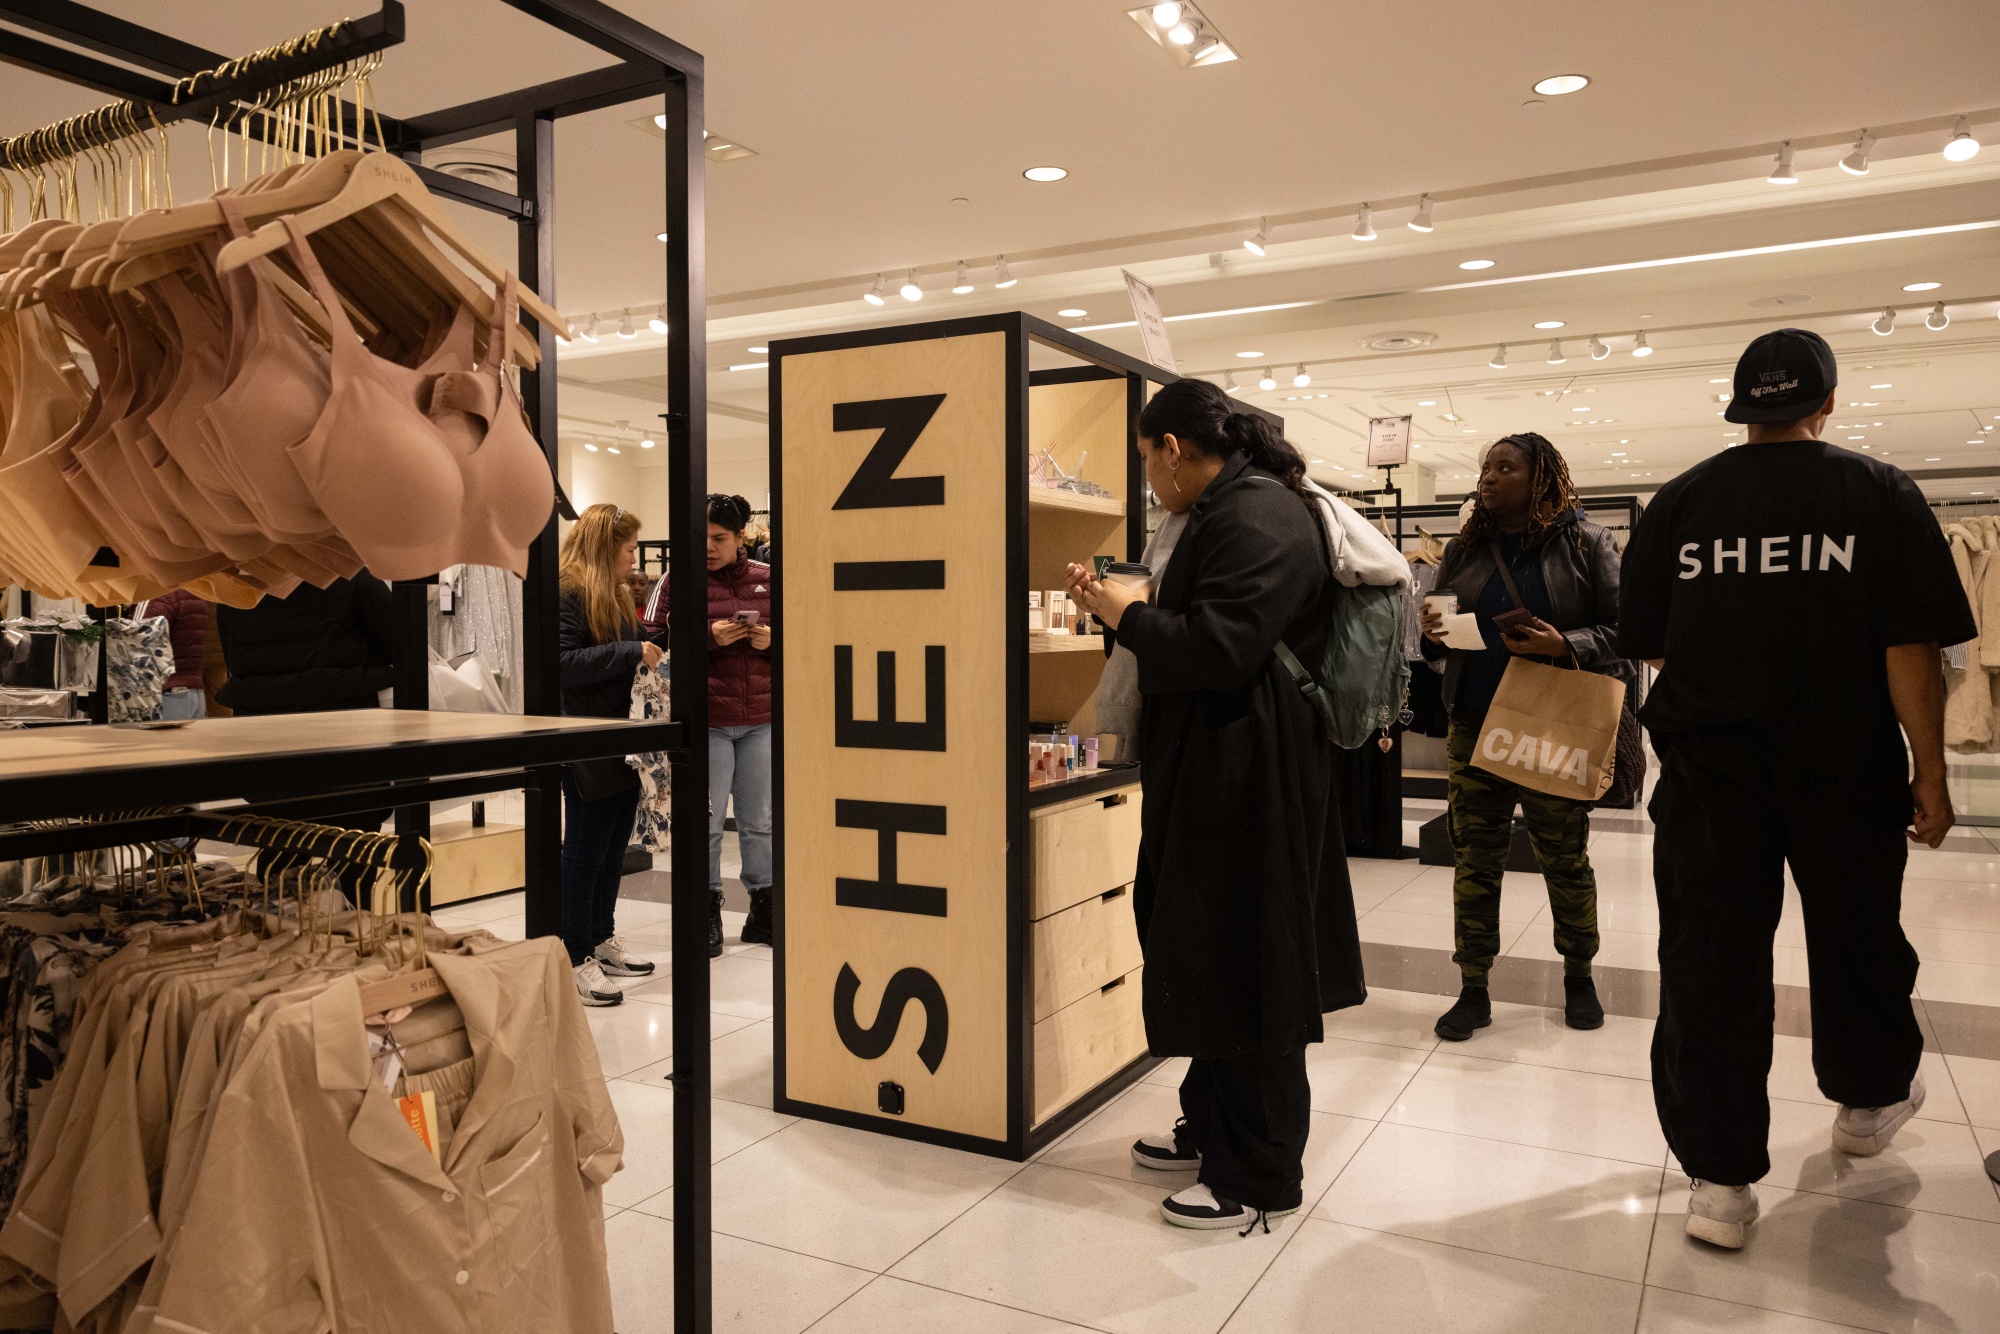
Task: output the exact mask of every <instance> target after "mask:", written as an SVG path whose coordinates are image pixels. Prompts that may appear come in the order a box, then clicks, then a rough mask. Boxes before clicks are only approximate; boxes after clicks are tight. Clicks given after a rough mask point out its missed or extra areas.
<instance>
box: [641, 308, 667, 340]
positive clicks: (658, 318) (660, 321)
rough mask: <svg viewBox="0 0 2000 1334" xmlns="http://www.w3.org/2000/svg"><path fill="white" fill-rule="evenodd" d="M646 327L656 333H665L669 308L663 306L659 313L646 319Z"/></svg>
mask: <svg viewBox="0 0 2000 1334" xmlns="http://www.w3.org/2000/svg"><path fill="white" fill-rule="evenodd" d="M646 327H647V328H648V329H651V330H652V331H653V332H654V333H656V334H663V333H665V332H666V331H667V308H666V307H665V306H661V307H660V311H659V314H657V315H655V316H653V318H652V319H650V320H647V321H646Z"/></svg>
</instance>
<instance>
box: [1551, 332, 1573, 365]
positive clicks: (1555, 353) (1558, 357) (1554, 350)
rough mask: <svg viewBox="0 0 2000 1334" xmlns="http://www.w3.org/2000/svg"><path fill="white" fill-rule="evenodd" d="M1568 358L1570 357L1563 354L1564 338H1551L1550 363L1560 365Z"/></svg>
mask: <svg viewBox="0 0 2000 1334" xmlns="http://www.w3.org/2000/svg"><path fill="white" fill-rule="evenodd" d="M1568 360H1569V358H1568V357H1566V356H1564V355H1563V344H1562V339H1560V338H1551V339H1550V340H1549V365H1551V366H1560V365H1562V364H1563V363H1564V362H1565V361H1568Z"/></svg>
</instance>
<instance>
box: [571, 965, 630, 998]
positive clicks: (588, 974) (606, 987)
mask: <svg viewBox="0 0 2000 1334" xmlns="http://www.w3.org/2000/svg"><path fill="white" fill-rule="evenodd" d="M570 971H571V972H572V973H574V974H575V975H576V995H577V999H579V1000H581V1001H582V1002H583V1003H584V1004H585V1005H623V1004H624V1003H625V993H624V992H622V991H620V990H618V989H617V988H616V987H614V986H612V985H611V982H610V980H609V979H608V978H606V977H605V976H604V969H603V968H601V967H600V966H599V965H598V962H597V960H595V959H585V960H584V961H583V962H582V963H580V964H578V965H577V966H576V967H575V968H573V969H571V970H570Z"/></svg>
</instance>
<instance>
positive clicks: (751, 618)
mask: <svg viewBox="0 0 2000 1334" xmlns="http://www.w3.org/2000/svg"><path fill="white" fill-rule="evenodd" d="M729 619H730V620H732V621H734V622H736V623H737V624H738V625H755V624H757V620H758V614H757V613H756V612H754V611H739V612H737V613H736V614H735V615H734V616H732V617H730V618H729Z"/></svg>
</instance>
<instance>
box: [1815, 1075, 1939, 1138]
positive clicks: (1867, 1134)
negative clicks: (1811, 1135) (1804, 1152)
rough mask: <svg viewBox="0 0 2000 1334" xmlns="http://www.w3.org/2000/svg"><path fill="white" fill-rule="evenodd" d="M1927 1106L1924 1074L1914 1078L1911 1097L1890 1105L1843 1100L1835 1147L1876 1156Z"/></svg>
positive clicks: (1835, 1122) (1835, 1125) (1835, 1123)
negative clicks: (1850, 1103) (1852, 1103)
mask: <svg viewBox="0 0 2000 1334" xmlns="http://www.w3.org/2000/svg"><path fill="white" fill-rule="evenodd" d="M1923 1106H1924V1081H1923V1077H1922V1076H1917V1077H1916V1078H1913V1079H1911V1080H1910V1096H1909V1097H1907V1098H1905V1099H1903V1100H1902V1101H1901V1102H1896V1103H1891V1104H1889V1105H1888V1106H1887V1107H1849V1106H1847V1105H1846V1104H1845V1103H1843V1104H1841V1108H1840V1111H1839V1112H1837V1113H1836V1114H1835V1115H1834V1118H1833V1147H1834V1148H1836V1149H1839V1150H1840V1151H1841V1152H1842V1153H1851V1154H1853V1155H1854V1156H1855V1157H1856V1158H1873V1157H1874V1156H1875V1155H1876V1154H1878V1153H1880V1152H1882V1150H1884V1149H1886V1148H1888V1147H1889V1141H1890V1140H1892V1139H1894V1138H1895V1137H1896V1132H1897V1131H1898V1130H1901V1129H1902V1128H1903V1123H1904V1122H1905V1121H1908V1120H1909V1119H1910V1118H1911V1117H1913V1116H1915V1115H1916V1114H1917V1113H1918V1112H1920V1111H1922V1110H1923Z"/></svg>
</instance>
